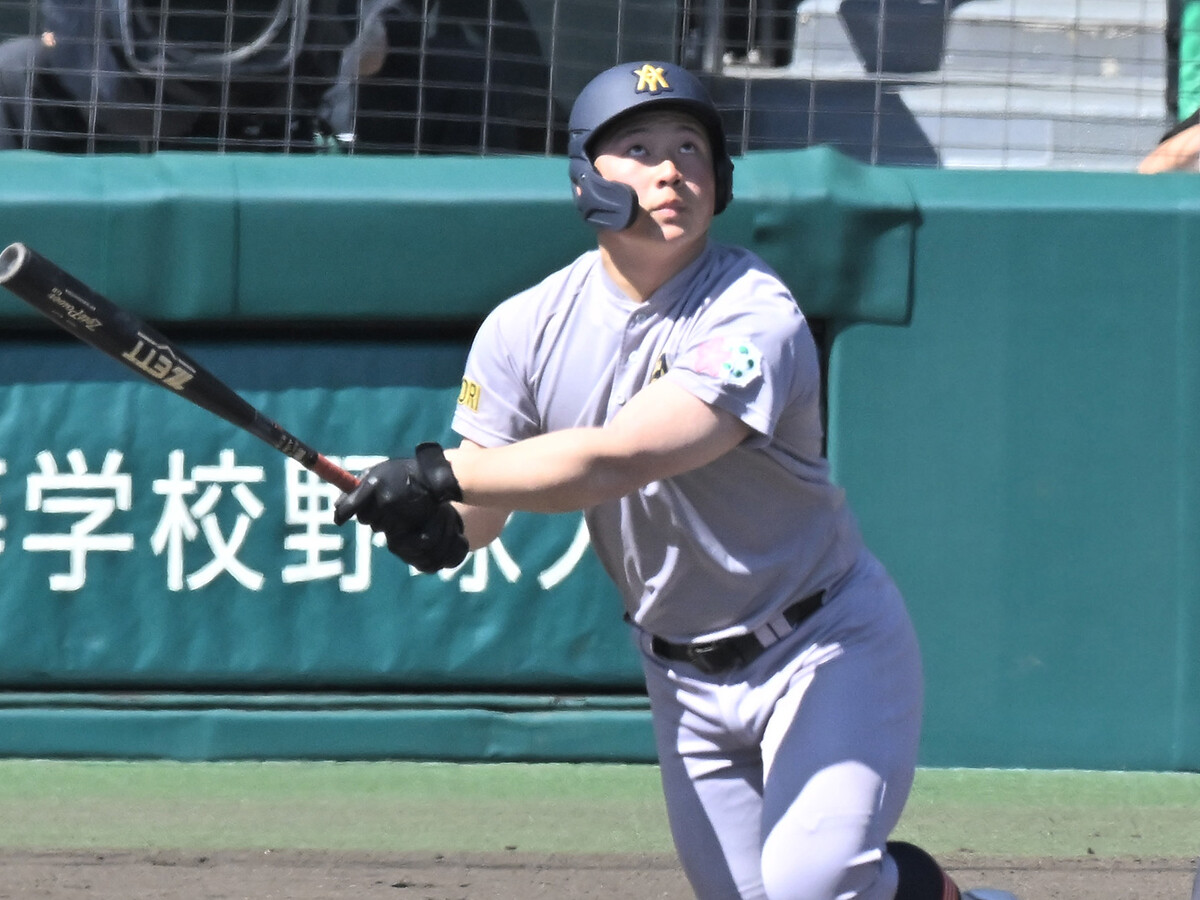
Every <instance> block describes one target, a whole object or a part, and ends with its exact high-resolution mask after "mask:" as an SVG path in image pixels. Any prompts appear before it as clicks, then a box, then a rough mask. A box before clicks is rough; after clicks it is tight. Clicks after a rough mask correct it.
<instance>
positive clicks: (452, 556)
mask: <svg viewBox="0 0 1200 900" xmlns="http://www.w3.org/2000/svg"><path fill="white" fill-rule="evenodd" d="M461 499H462V489H461V488H460V487H459V485H458V480H457V479H456V478H455V477H454V472H453V470H451V468H450V463H448V462H447V461H446V455H445V453H444V452H443V450H442V448H441V447H440V446H439V445H438V444H434V443H426V444H420V445H418V447H417V450H416V453H415V454H414V455H413V456H412V457H411V458H405V459H389V460H385V461H384V462H381V463H379V464H378V465H376V466H372V467H371V468H370V469H368V470H367V472H366V474H364V475H363V477H362V482H361V483H360V484H359V486H358V487H356V488H355V489H354V490H352V491H350V492H349V493H345V494H342V496H341V497H339V498H338V500H337V502H336V503H335V504H334V507H333V521H334V523H335V524H337V525H344V524H345V523H346V522H348V521H350V519H354V518H356V519H358V521H360V522H362V523H363V524H364V525H367V526H369V527H370V528H371V530H372V531H377V532H381V533H382V534H383V535H384V536H385V537H386V538H387V547H388V550H390V551H391V552H392V553H394V554H395V555H396V556H398V557H400V558H401V559H402V560H404V561H405V562H406V563H408V564H409V565H411V566H413V567H414V568H416V569H418V570H420V571H422V572H426V573H429V572H436V571H438V570H439V569H452V568H454V567H455V566H457V565H459V564H460V563H461V562H462V561H463V560H464V559H466V556H467V549H468V548H467V539H466V537H464V535H463V521H462V516H460V515H459V514H458V510H456V509H455V508H454V507H453V506H451V505H450V501H451V500H461Z"/></svg>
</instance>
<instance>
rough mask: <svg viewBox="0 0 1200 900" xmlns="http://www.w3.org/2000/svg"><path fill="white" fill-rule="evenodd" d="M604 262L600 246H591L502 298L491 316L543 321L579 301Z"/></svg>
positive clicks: (515, 319) (493, 317)
mask: <svg viewBox="0 0 1200 900" xmlns="http://www.w3.org/2000/svg"><path fill="white" fill-rule="evenodd" d="M599 265H600V253H599V251H598V250H589V251H587V252H585V253H583V254H581V255H580V256H578V257H576V258H575V259H574V260H572V261H571V262H570V263H568V264H567V265H565V266H563V267H562V268H561V269H558V270H556V271H554V272H551V273H550V274H549V275H547V276H546V277H545V278H543V279H542V280H541V281H539V282H537V283H536V284H533V285H530V286H529V287H527V288H525V289H524V290H522V291H519V292H518V293H516V294H513V295H512V296H511V297H508V298H507V299H505V300H503V301H501V302H500V303H499V304H498V305H497V306H496V307H495V309H493V310H492V312H491V314H490V315H489V318H490V319H496V320H503V321H510V322H511V321H521V322H524V323H529V322H535V323H536V322H541V321H545V320H547V319H549V318H552V317H553V316H554V315H556V314H557V313H558V312H559V311H560V310H561V309H562V308H563V307H564V306H567V305H570V304H572V303H574V302H575V300H576V299H577V297H578V296H579V294H580V292H581V291H582V289H583V286H584V284H585V283H586V282H587V280H588V279H589V278H590V277H591V276H592V275H593V274H594V272H595V271H596V269H597V267H598V266H599Z"/></svg>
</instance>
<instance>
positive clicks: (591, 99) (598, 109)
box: [567, 62, 733, 231]
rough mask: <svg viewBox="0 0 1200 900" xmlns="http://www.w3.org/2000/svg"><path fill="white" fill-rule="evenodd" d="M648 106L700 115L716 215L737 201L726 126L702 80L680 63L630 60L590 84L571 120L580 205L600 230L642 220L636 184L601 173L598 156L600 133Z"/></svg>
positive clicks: (571, 148)
mask: <svg viewBox="0 0 1200 900" xmlns="http://www.w3.org/2000/svg"><path fill="white" fill-rule="evenodd" d="M646 109H655V110H658V109H678V110H682V111H684V112H687V113H689V114H691V115H692V116H695V117H696V119H697V120H698V121H699V122H700V123H701V125H703V126H704V129H705V130H706V131H707V132H708V140H709V143H710V144H711V145H712V154H713V170H714V174H715V175H716V197H715V198H714V199H715V203H714V208H713V213H714V215H715V214H716V213H719V212H721V211H722V210H723V209H725V207H726V206H727V205H728V204H729V201H730V200H732V199H733V160H731V159H730V158H729V151H728V149H727V148H726V147H725V128H724V126H723V125H722V124H721V115H720V113H718V112H717V107H716V104H714V103H713V101H712V98H711V97H709V95H708V91H706V90H705V89H704V85H703V84H701V83H700V80H699V79H698V78H696V76H695V75H693V74H692V73H691V72H689V71H687V70H686V69H684V68H682V67H681V66H677V65H675V64H674V63H667V62H646V63H641V64H633V63H624V64H622V65H619V66H613V68H611V69H607V70H606V71H604V72H601V73H600V74H599V75H597V76H596V77H595V78H593V79H592V80H591V81H589V82H588V83H587V85H586V86H585V87H584V88H583V90H582V91H580V92H579V96H578V97H577V98H576V99H575V105H574V106H572V107H571V117H570V119H569V120H568V122H567V131H568V135H569V140H568V144H567V156H568V157H569V159H570V173H571V183H572V184H573V185H575V187H576V188H577V189H578V192H577V193H576V195H575V206H576V207H577V208H578V209H579V212H580V214H582V215H583V218H584V221H586V222H588V223H589V224H591V225H594V226H595V227H597V228H605V229H609V230H612V231H620V230H621V229H623V228H628V227H629V226H630V225H632V224H633V221H634V219H636V218H637V211H638V203H637V194H636V193H635V192H634V190H633V188H631V187H629V186H628V185H626V184H620V183H619V182H615V181H609V180H608V179H607V178H603V177H601V175H600V173H599V172H597V171H596V167H595V166H594V165H593V164H592V160H593V159H594V154H595V148H596V144H597V142H598V139H599V137H600V136H601V135H602V134H603V133H604V132H605V131H606V130H608V128H609V127H610V126H612V125H613V124H614V123H616V122H617V121H618V120H620V119H622V118H624V117H625V116H628V115H631V114H633V113H635V112H641V111H643V110H646Z"/></svg>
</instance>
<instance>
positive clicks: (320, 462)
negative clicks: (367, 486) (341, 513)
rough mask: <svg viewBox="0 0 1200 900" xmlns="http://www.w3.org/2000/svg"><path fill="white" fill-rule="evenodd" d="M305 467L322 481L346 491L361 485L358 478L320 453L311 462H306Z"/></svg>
mask: <svg viewBox="0 0 1200 900" xmlns="http://www.w3.org/2000/svg"><path fill="white" fill-rule="evenodd" d="M305 468H307V469H308V470H309V471H310V472H312V473H314V474H315V475H316V476H317V477H318V478H320V479H321V480H322V481H326V482H328V483H329V484H332V485H334V486H335V487H339V488H341V489H342V490H343V491H345V492H346V493H349V492H350V491H352V490H354V489H355V488H356V487H358V485H359V481H358V479H357V478H355V477H354V476H353V475H351V474H350V473H349V472H347V471H346V470H345V469H343V468H342V467H341V466H335V465H334V464H333V463H331V462H330V461H329V460H328V459H326V458H325V457H324V456H322V455H321V454H320V453H318V454H317V456H316V459H314V460H313V461H312V462H311V463H308V464H306V465H305Z"/></svg>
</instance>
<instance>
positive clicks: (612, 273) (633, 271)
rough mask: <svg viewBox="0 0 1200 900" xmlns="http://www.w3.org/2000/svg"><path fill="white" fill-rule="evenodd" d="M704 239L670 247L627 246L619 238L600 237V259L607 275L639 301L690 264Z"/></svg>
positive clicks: (647, 297)
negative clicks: (607, 238)
mask: <svg viewBox="0 0 1200 900" xmlns="http://www.w3.org/2000/svg"><path fill="white" fill-rule="evenodd" d="M705 246H706V241H693V242H690V243H688V244H686V245H681V246H678V247H672V246H669V245H662V244H659V245H657V246H654V247H650V248H647V247H645V246H629V245H627V244H625V243H624V242H623V241H621V240H619V239H618V240H601V241H600V261H601V263H602V264H603V266H604V269H605V271H606V272H608V274H609V277H611V278H612V280H613V281H614V282H615V283H616V285H617V287H619V288H620V289H621V292H622V293H624V294H625V295H626V296H627V297H629V298H630V299H631V300H636V301H637V302H639V303H641V302H643V301H645V300H648V299H649V298H650V296H651V295H652V294H653V293H654V292H655V291H657V290H658V289H659V288H660V287H662V286H663V285H664V284H666V283H667V282H668V281H670V280H671V279H672V278H674V277H675V276H676V275H678V274H679V273H680V272H682V271H683V270H684V269H686V268H687V267H688V266H690V265H691V264H692V263H693V262H695V260H696V259H697V258H698V257H699V256H700V254H701V253H703V252H704V248H705Z"/></svg>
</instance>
